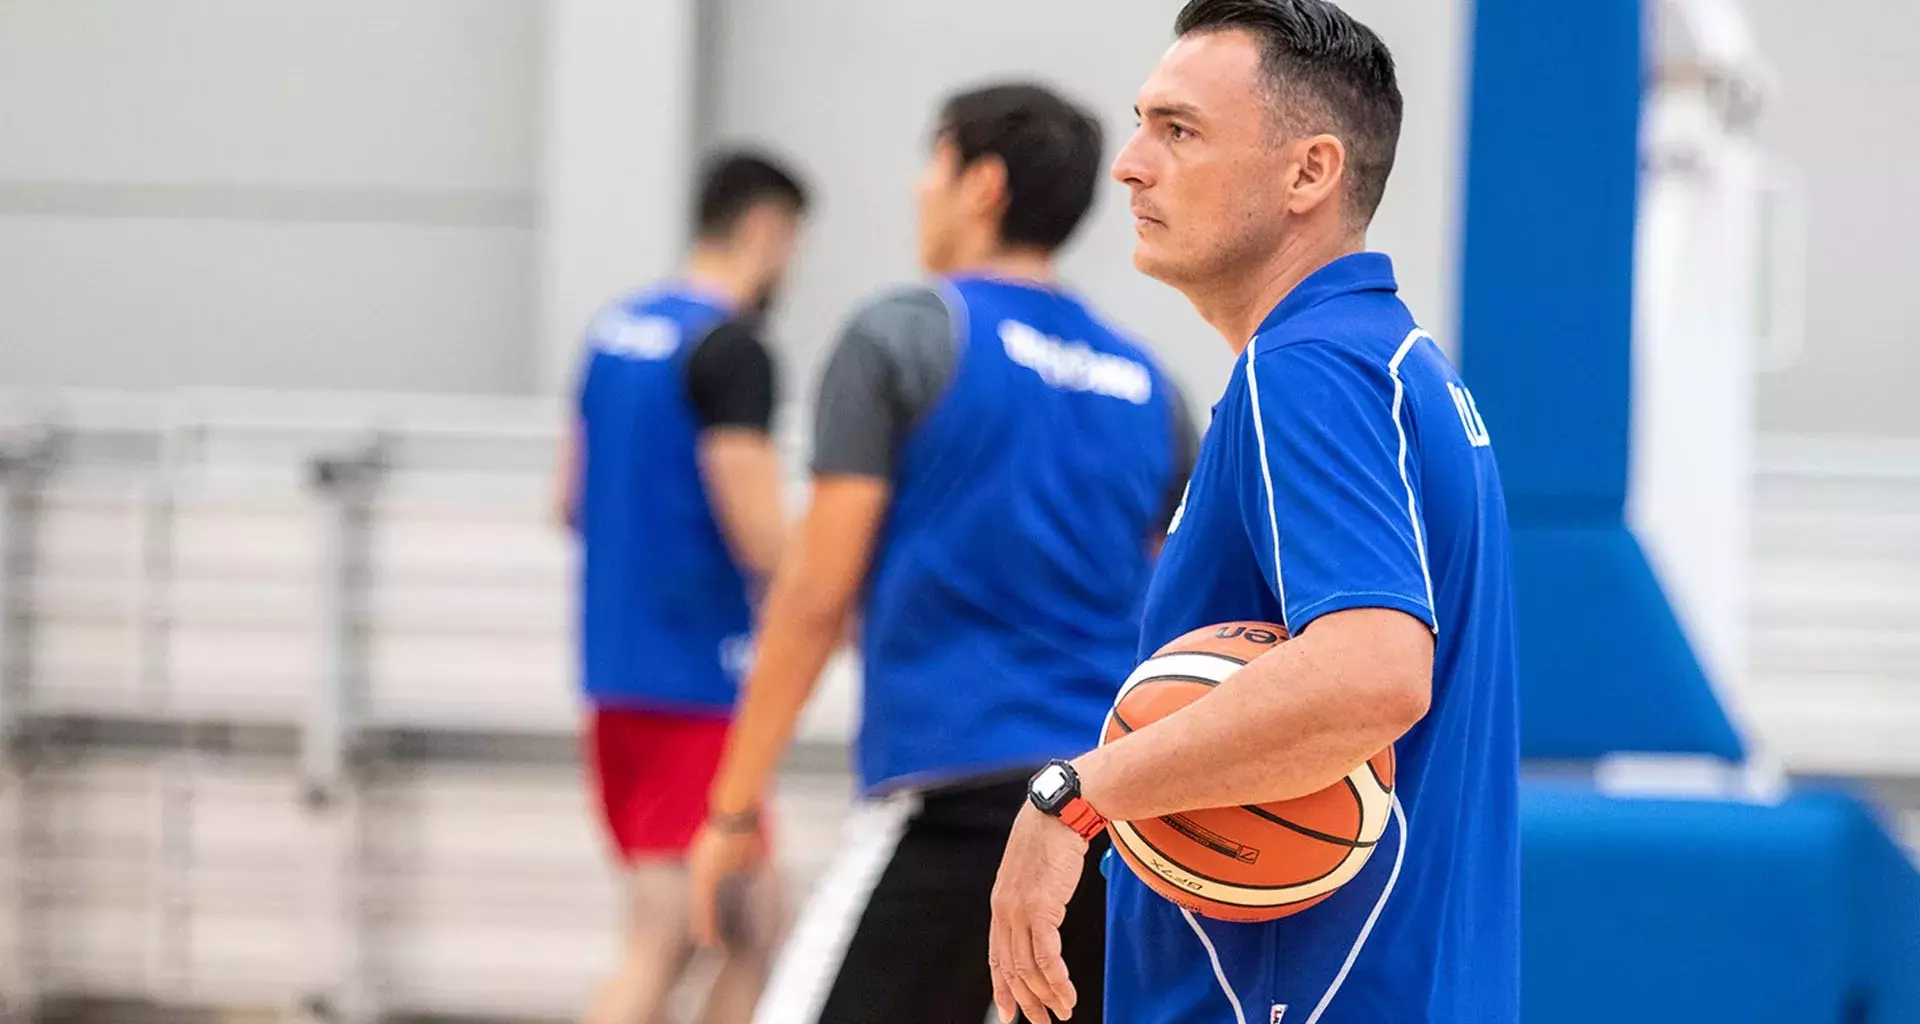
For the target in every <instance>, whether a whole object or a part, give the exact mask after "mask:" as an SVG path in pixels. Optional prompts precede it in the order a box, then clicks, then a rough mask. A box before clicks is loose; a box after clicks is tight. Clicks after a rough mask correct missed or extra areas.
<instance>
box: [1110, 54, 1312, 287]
mask: <svg viewBox="0 0 1920 1024" xmlns="http://www.w3.org/2000/svg"><path fill="white" fill-rule="evenodd" d="M1267 91H1268V90H1267V86H1266V82H1265V80H1264V76H1263V75H1262V72H1261V70H1260V49H1259V46H1258V44H1257V43H1256V42H1255V41H1254V39H1253V37H1251V36H1249V35H1247V34H1246V33H1243V32H1238V31H1220V32H1207V33H1202V34H1199V35H1191V36H1186V37H1184V38H1182V39H1180V40H1179V41H1177V42H1175V43H1174V44H1173V46H1172V48H1170V49H1168V50H1167V52H1166V54H1165V55H1164V56H1162V57H1161V58H1160V63H1159V65H1158V66H1157V67H1155V68H1154V70H1153V74H1152V76H1151V77H1149V78H1148V79H1147V83H1146V85H1144V86H1142V87H1141V89H1140V95H1139V98H1138V100H1137V103H1136V107H1135V109H1136V112H1137V113H1138V114H1139V117H1140V126H1139V127H1138V128H1137V129H1135V130H1134V133H1133V137H1132V138H1130V139H1128V140H1127V144H1126V146H1125V147H1124V148H1122V149H1121V151H1120V155H1119V156H1118V157H1116V158H1115V159H1114V162H1113V177H1114V178H1115V180H1117V181H1119V182H1120V183H1122V184H1124V185H1126V186H1127V188H1128V189H1130V190H1131V191H1132V192H1133V215H1134V233H1135V234H1136V235H1137V236H1138V237H1139V242H1138V244H1136V245H1135V247H1134V251H1133V265H1134V266H1135V267H1136V268H1138V269H1139V270H1140V271H1141V272H1143V273H1145V274H1148V275H1150V276H1152V277H1155V278H1158V279H1160V280H1162V281H1165V282H1167V283H1168V284H1172V285H1174V286H1176V287H1179V286H1181V285H1183V284H1186V283H1189V282H1195V281H1204V280H1206V279H1208V278H1209V277H1211V276H1213V275H1217V274H1220V273H1224V272H1229V271H1231V270H1232V268H1233V267H1234V266H1235V264H1236V263H1237V262H1238V261H1241V260H1243V259H1245V258H1247V257H1248V255H1249V254H1257V253H1262V252H1271V251H1272V250H1273V249H1274V248H1276V247H1277V246H1278V244H1279V235H1280V232H1281V229H1282V227H1283V224H1284V221H1285V210H1284V207H1283V202H1284V199H1285V192H1284V189H1283V187H1282V186H1281V181H1282V175H1283V173H1284V171H1285V169H1286V162H1287V161H1286V153H1285V147H1283V146H1281V145H1280V144H1279V142H1278V140H1276V139H1275V138H1274V137H1273V129H1272V127H1271V126H1270V125H1269V123H1268V120H1267V116H1266V105H1267V103H1268V102H1269V100H1267V99H1266V95H1267Z"/></svg>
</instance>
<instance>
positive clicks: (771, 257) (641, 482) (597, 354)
mask: <svg viewBox="0 0 1920 1024" xmlns="http://www.w3.org/2000/svg"><path fill="white" fill-rule="evenodd" d="M806 206H807V195H806V191H805V189H804V188H803V187H802V186H801V185H800V183H799V181H798V180H797V179H796V178H795V177H794V176H793V174H792V173H791V172H789V171H787V170H785V169H784V168H782V167H781V166H779V165H778V164H777V163H775V162H773V161H772V160H769V159H767V158H766V157H763V156H759V155H756V154H753V153H745V152H742V153H730V154H723V155H720V156H717V157H716V158H714V159H713V160H712V161H711V162H709V164H708V166H707V167H706V169H705V173H704V176H703V180H702V184H701V188H700V194H699V199H698V201H697V203H696V206H695V211H694V239H693V244H692V247H691V249H690V251H689V253H688V255H687V260H686V264H685V267H684V269H683V270H682V272H681V274H680V275H679V277H678V278H677V279H675V280H672V281H669V282H665V283H662V284H659V285H655V286H653V287H651V288H647V289H644V290H642V291H639V292H636V293H634V294H632V295H629V296H626V297H624V298H622V299H620V300H618V301H616V302H614V303H613V304H611V305H609V306H608V307H607V308H606V309H605V310H603V311H602V312H601V313H600V315H599V316H598V317H596V318H595V319H594V321H593V323H592V325H591V326H590V327H589V328H588V329H587V338H586V344H587V356H586V366H585V369H584V372H583V373H582V375H581V379H580V390H579V395H578V405H577V408H576V417H575V429H574V431H573V432H572V435H571V437H570V439H569V442H568V445H567V448H566V450H565V451H564V452H563V453H562V459H561V469H560V476H559V481H558V487H557V495H556V500H557V503H558V505H559V509H558V512H559V514H560V516H561V517H562V518H563V519H564V520H565V521H566V522H567V523H569V524H570V525H572V526H573V527H574V528H575V529H576V530H577V532H578V535H579V538H580V543H581V559H580V572H581V592H580V644H581V660H580V668H581V681H582V684H583V687H584V689H585V691H586V695H587V698H588V700H589V702H590V703H591V704H592V705H593V714H592V718H591V720H590V723H589V728H588V734H589V735H588V743H587V755H588V760H589V762H590V766H591V768H592V772H593V778H594V782H595V784H596V789H597V792H598V796H599V800H600V806H601V811H602V813H603V815H604V823H605V826H606V828H607V831H608V833H609V835H610V837H611V839H612V844H613V846H614V847H615V850H616V852H617V853H618V855H619V858H620V860H621V862H622V863H623V865H624V866H625V867H626V869H627V874H628V888H629V894H630V895H629V899H630V907H629V914H628V921H627V925H626V941H625V947H624V949H623V950H622V953H621V958H620V963H619V966H618V968H617V970H616V973H615V975H614V977H613V978H612V979H611V980H609V981H608V982H607V984H606V985H605V987H604V988H603V989H602V990H601V993H600V996H599V999H598V1000H597V1002H596V1003H595V1004H594V1006H593V1007H592V1009H591V1010H590V1011H589V1013H588V1016H587V1021H588V1022H589V1024H639V1022H648V1021H653V1020H656V1019H657V1018H658V1015H659V1013H660V1011H661V1007H662V1006H663V1005H664V1003H665V1001H666V999H667V996H668V995H669V994H670V993H671V991H672V989H673V986H674V983H675V982H676V981H677V980H678V979H679V977H680V975H681V973H682V971H683V970H684V969H685V967H686V964H687V961H688V959H689V957H690V956H691V955H692V952H693V940H692V935H691V931H690V927H689V919H688V897H687V875H686V869H685V856H686V852H687V846H688V843H689V842H690V841H691V840H692V838H693V834H694V831H695V829H696V828H698V826H699V824H700V822H702V821H703V820H705V818H706V812H707V799H706V798H707V787H708V785H709V784H710V783H711V782H712V780H713V771H714V766H715V765H716V763H717V762H718V761H719V758H720V751H721V746H722V744H723V743H724V742H725V739H726V731H727V722H728V719H729V717H730V716H731V714H732V711H733V705H734V697H735V692H736V688H737V683H738V680H739V676H740V674H741V673H742V672H743V671H744V669H745V664H746V660H747V651H748V649H749V634H750V631H751V626H752V610H751V609H752V605H753V601H754V597H755V595H756V593H757V591H758V590H759V588H760V586H761V581H763V580H764V579H766V578H767V576H768V575H769V574H770V573H771V572H772V571H773V568H774V566H775V564H776V563H777V562H778V560H779V556H780V547H781V538H782V533H783V529H784V522H783V519H782V515H781V504H780V470H779V463H778V460H777V458H776V457H775V454H774V447H773V443H772V441H771V439H770V437H769V427H770V423H771V420H772V417H773V408H774V400H775V374H774V365H773V360H772V357H771V356H770V354H769V353H768V351H767V346H766V345H765V344H764V343H763V342H762V341H761V339H760V338H759V337H758V330H759V327H758V321H759V317H760V315H761V313H762V312H763V311H764V309H765V308H766V306H767V304H768V302H769V299H770V296H771V295H772V293H773V291H774V289H775V288H776V287H777V286H778V285H779V283H780V280H781V278H782V277H783V276H784V275H785V274H786V270H787V264H788V263H789V261H790V260H791V259H792V256H793V249H794V244H795V239H796V238H797V236H798V233H799V229H800V220H801V217H802V215H803V214H804V213H805V211H806ZM729 894H730V900H729V904H728V908H727V909H728V918H729V923H730V925H732V927H730V929H729V931H728V942H727V947H726V954H727V958H726V962H725V964H724V966H723V967H722V968H721V971H720V974H719V977H718V980H717V981H716V982H715V985H714V989H713V992H712V995H711V996H710V997H709V999H708V1003H707V1010H706V1017H705V1018H704V1019H705V1020H706V1021H708V1022H711V1024H729V1022H740V1021H744V1020H746V1019H747V1015H748V1014H750V1013H751V1012H752V1010H753V1006H754V1003H755V1001H756V1000H757V998H758V997H759V993H760V987H761V985H762V984H763V983H764V981H765V976H766V971H767V966H768V962H769V960H770V954H771V951H772V948H773V946H774V944H775V943H776V942H777V933H778V931H779V927H780V923H779V920H778V918H779V916H780V915H779V908H778V899H777V894H776V887H775V885H774V880H773V878H772V877H771V874H770V873H764V872H763V873H760V874H759V875H758V876H756V877H752V878H748V879H742V880H740V882H739V883H737V884H736V885H735V886H734V887H733V888H732V889H730V891H729Z"/></svg>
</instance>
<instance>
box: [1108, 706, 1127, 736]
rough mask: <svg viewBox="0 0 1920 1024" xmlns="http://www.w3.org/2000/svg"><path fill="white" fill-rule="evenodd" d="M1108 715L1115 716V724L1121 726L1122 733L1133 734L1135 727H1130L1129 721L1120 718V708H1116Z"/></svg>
mask: <svg viewBox="0 0 1920 1024" xmlns="http://www.w3.org/2000/svg"><path fill="white" fill-rule="evenodd" d="M1108 714H1111V715H1112V716H1113V720H1114V723H1115V724H1117V725H1119V726H1120V730H1121V731H1122V732H1132V731H1133V726H1131V725H1128V724H1127V720H1126V719H1124V718H1121V717H1120V709H1119V708H1114V709H1113V710H1112V711H1110V712H1108Z"/></svg>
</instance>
